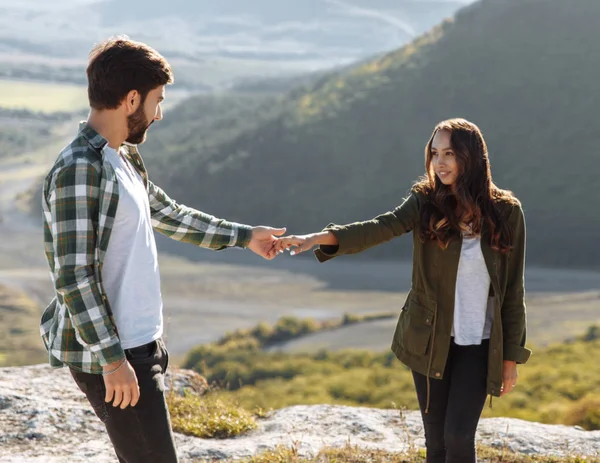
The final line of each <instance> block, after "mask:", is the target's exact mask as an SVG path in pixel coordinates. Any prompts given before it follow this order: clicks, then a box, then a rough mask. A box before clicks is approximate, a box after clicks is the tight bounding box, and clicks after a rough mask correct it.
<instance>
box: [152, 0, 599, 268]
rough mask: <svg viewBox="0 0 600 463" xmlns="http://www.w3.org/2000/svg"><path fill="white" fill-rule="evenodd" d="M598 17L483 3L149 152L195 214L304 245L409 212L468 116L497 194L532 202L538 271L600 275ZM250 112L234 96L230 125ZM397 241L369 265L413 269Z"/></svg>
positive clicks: (189, 110) (529, 2) (181, 121)
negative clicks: (292, 236) (449, 121)
mask: <svg viewBox="0 0 600 463" xmlns="http://www.w3.org/2000/svg"><path fill="white" fill-rule="evenodd" d="M598 17H600V2H597V1H596V0H580V1H579V2H578V3H577V8H572V7H571V6H570V5H569V2H565V1H563V0H547V1H539V0H518V1H517V0H508V1H500V0H495V1H494V0H490V1H486V2H478V3H475V4H473V5H471V6H469V7H467V8H465V9H464V10H462V11H461V12H459V14H458V15H457V17H456V19H455V20H453V21H447V22H445V23H444V24H442V25H440V26H439V27H437V28H435V29H434V30H433V31H431V32H430V33H428V34H426V35H425V36H423V37H420V38H419V39H417V40H416V41H414V42H413V43H411V44H410V45H408V46H406V47H404V48H402V49H400V50H397V51H395V52H392V53H390V54H388V55H386V56H383V57H380V58H377V59H373V60H371V61H369V62H367V63H364V64H361V65H359V66H357V67H354V68H351V69H348V70H344V71H338V72H335V73H331V74H329V75H328V76H326V77H323V78H321V79H318V80H317V81H316V82H313V83H309V84H307V85H306V86H304V87H298V88H296V89H295V90H293V91H291V92H289V93H288V94H287V95H286V96H285V98H280V99H277V100H270V101H269V103H268V104H266V105H264V106H262V105H260V104H257V105H254V106H252V107H249V108H248V110H246V111H242V112H239V113H237V114H233V113H231V114H230V116H231V118H232V119H230V123H228V124H224V125H223V126H222V127H221V130H218V131H213V130H212V127H211V126H210V125H208V124H206V120H205V115H206V114H207V113H209V112H210V111H209V110H207V108H206V106H203V104H204V103H203V101H204V100H202V99H198V100H194V101H189V102H187V103H186V104H185V105H184V106H183V107H182V108H181V111H179V112H178V111H173V112H172V113H170V114H169V115H168V117H166V118H165V121H163V122H161V124H157V127H156V129H154V128H153V133H152V134H151V137H150V139H149V142H148V146H144V147H143V154H144V156H145V159H146V160H147V164H148V167H149V170H150V174H151V175H152V177H153V179H154V181H155V182H156V183H158V184H159V185H161V186H162V187H164V188H165V189H166V190H167V191H168V192H169V194H170V195H171V196H172V197H174V198H176V199H178V200H179V201H181V202H182V203H186V204H189V205H192V206H197V207H200V208H201V209H203V210H206V211H208V212H211V213H213V214H216V215H219V216H222V217H227V218H228V219H231V220H236V221H241V222H246V223H273V224H283V225H285V226H287V227H288V230H290V232H293V233H303V232H311V231H317V230H320V229H321V228H322V227H323V226H324V225H326V224H327V223H329V222H330V221H334V222H342V223H344V222H350V221H354V220H361V219H367V218H370V217H372V216H374V215H376V214H377V213H380V212H382V211H385V210H389V209H391V208H393V207H394V206H396V205H397V204H399V203H400V202H401V199H402V197H403V196H405V195H406V193H407V191H408V190H409V188H410V186H411V184H412V183H413V181H414V180H415V179H416V178H417V177H418V176H419V175H421V174H422V173H423V147H424V146H425V143H426V141H427V139H428V137H429V136H430V134H431V130H432V128H433V126H434V125H435V123H437V122H438V121H440V120H442V119H445V118H448V117H456V116H462V117H467V118H469V119H471V120H473V121H474V122H476V123H478V124H479V125H480V126H481V128H482V130H483V132H484V135H485V136H486V139H487V141H488V145H489V149H490V156H491V159H492V166H493V172H494V177H495V180H496V182H497V183H498V184H499V185H500V186H501V187H504V188H508V189H511V190H513V191H514V192H515V193H516V194H517V195H518V196H519V198H520V199H521V200H522V202H523V204H524V208H525V212H526V216H527V221H528V231H529V236H530V240H529V243H528V257H529V261H530V263H537V264H544V265H560V266H563V267H564V266H571V267H584V266H587V267H594V268H597V267H598V255H597V253H594V252H590V249H596V248H597V246H596V244H595V243H596V234H597V233H596V230H598V229H599V228H600V215H598V214H597V213H596V212H595V211H596V209H597V207H596V206H597V204H599V203H600V190H599V189H598V188H596V187H595V186H596V184H597V179H596V170H597V169H595V168H594V165H595V164H594V156H595V154H594V153H595V152H596V150H595V148H594V147H595V144H596V140H595V136H594V134H595V133H596V132H597V115H596V109H595V108H596V106H595V105H594V104H593V101H592V100H593V98H591V97H590V95H595V94H596V93H597V82H596V81H597V79H596V76H597V75H598V72H599V71H600V55H599V54H598V53H597V50H596V44H597V43H598V42H600V28H598V27H597V24H596V23H597V18H598ZM238 99H239V97H238V96H237V95H231V96H230V97H223V98H222V99H221V102H222V107H223V108H222V111H223V112H224V113H225V112H227V108H228V107H229V106H232V105H234V104H236V103H237V101H238ZM190 115H192V117H190ZM212 117H215V118H216V120H226V119H225V118H220V117H219V116H218V115H215V114H212ZM169 119H170V121H169V124H167V123H166V122H167V120H169ZM173 126H177V133H178V134H180V135H181V136H180V137H178V138H177V139H173V138H170V137H171V133H172V128H173ZM161 139H164V140H169V142H168V149H167V150H165V149H163V148H164V147H165V146H164V145H163V144H162V142H161V141H160V140H161ZM165 166H168V169H166V168H164V167H165ZM231 185H234V186H235V187H234V188H231V187H230V186H231ZM215 192H218V193H215ZM273 195H276V198H277V200H276V201H275V200H270V198H273ZM240 198H244V200H243V201H240ZM265 204H268V205H269V206H268V207H265ZM565 236H567V237H569V239H566V240H565V239H564V237H565ZM399 243H401V244H398V245H394V246H397V248H394V249H393V250H392V248H391V247H388V246H382V247H378V248H375V249H374V250H372V251H369V252H368V253H367V254H368V257H378V256H379V257H408V256H409V255H410V254H409V253H410V247H411V242H410V239H403V240H399ZM549 249H551V250H552V251H551V252H548V250H549ZM182 252H183V251H182Z"/></svg>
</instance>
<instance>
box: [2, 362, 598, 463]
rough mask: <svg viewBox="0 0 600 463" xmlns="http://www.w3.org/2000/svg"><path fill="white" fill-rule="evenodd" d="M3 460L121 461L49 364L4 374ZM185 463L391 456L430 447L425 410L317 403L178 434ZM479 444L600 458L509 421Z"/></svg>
mask: <svg viewBox="0 0 600 463" xmlns="http://www.w3.org/2000/svg"><path fill="white" fill-rule="evenodd" d="M165 382H166V383H167V386H169V385H170V386H171V387H172V388H173V389H174V390H175V391H177V393H179V394H181V393H183V391H185V390H192V391H193V392H195V393H199V394H202V393H204V392H205V391H206V387H207V385H206V381H205V380H203V378H202V377H201V376H199V375H197V374H196V373H194V372H189V371H186V370H178V371H175V372H173V374H172V375H169V376H168V377H167V379H166V381H165ZM0 430H1V433H0V444H1V445H0V462H11V463H20V462H22V463H25V462H27V463H67V462H69V463H79V462H82V463H83V462H89V461H93V462H94V463H105V462H115V461H116V458H115V456H114V452H113V450H112V447H111V445H110V442H109V440H108V438H107V436H106V433H105V431H104V427H103V425H102V423H100V421H99V420H98V419H97V418H96V416H95V415H94V414H93V412H92V411H91V408H90V406H89V405H88V403H87V401H86V399H85V396H84V395H83V394H82V393H81V392H80V391H79V389H78V388H77V386H76V385H75V383H74V382H73V380H72V378H71V376H70V375H69V373H68V371H67V370H66V369H61V370H54V371H53V370H52V369H51V368H50V367H48V366H46V365H36V366H28V367H20V368H1V369H0ZM175 439H176V443H177V448H178V451H179V454H180V457H181V461H182V463H185V462H191V461H194V460H200V459H207V460H210V461H218V460H222V461H228V460H231V459H237V458H242V457H247V456H251V455H255V454H257V453H260V452H263V451H265V450H267V449H271V448H274V447H276V446H278V445H285V446H292V447H295V448H297V449H298V451H299V453H300V454H314V453H316V452H318V451H319V450H320V449H321V448H323V447H324V446H333V447H335V446H345V445H347V444H348V443H350V444H352V445H355V446H359V447H363V448H376V449H382V450H387V451H402V450H406V449H408V448H409V447H411V446H415V447H422V446H423V445H424V439H423V429H422V424H421V417H420V414H419V413H418V412H399V411H397V410H378V409H372V408H359V407H344V406H332V405H314V406H304V405H299V406H295V407H288V408H284V409H281V410H276V411H274V412H272V413H271V414H270V415H269V416H268V417H267V418H265V419H262V420H259V426H258V429H256V430H255V431H253V432H251V433H250V434H248V435H245V436H241V437H238V438H234V439H225V440H209V439H198V438H195V437H190V436H184V435H181V434H176V435H175ZM478 442H479V443H482V444H485V445H490V446H494V447H497V448H508V449H511V450H513V451H515V452H521V453H525V454H528V455H558V456H560V455H565V454H567V453H573V452H576V453H577V454H579V455H582V456H586V455H594V456H595V455H597V454H598V451H599V449H600V431H593V432H590V431H584V430H582V429H578V428H576V427H568V426H557V425H545V424H539V423H531V422H526V421H522V420H516V419H508V418H489V419H484V420H482V421H481V423H480V426H479V429H478Z"/></svg>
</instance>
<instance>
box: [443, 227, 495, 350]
mask: <svg viewBox="0 0 600 463" xmlns="http://www.w3.org/2000/svg"><path fill="white" fill-rule="evenodd" d="M490 284H491V279H490V274H489V272H488V269H487V266H486V264H485V259H484V257H483V252H482V251H481V239H480V238H478V237H477V238H467V237H464V238H463V242H462V249H461V253H460V260H459V263H458V275H457V277H456V292H455V298H454V325H453V327H452V336H454V342H455V343H456V344H459V345H462V346H469V345H479V344H481V341H482V339H489V338H490V335H491V332H492V323H493V321H494V299H493V298H491V297H489V293H490Z"/></svg>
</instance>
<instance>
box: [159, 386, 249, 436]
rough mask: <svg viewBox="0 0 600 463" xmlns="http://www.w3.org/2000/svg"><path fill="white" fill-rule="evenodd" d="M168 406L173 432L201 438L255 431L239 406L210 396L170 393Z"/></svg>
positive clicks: (244, 411)
mask: <svg viewBox="0 0 600 463" xmlns="http://www.w3.org/2000/svg"><path fill="white" fill-rule="evenodd" d="M167 403H168V405H169V410H170V413H171V422H172V427H173V431H175V432H180V433H182V434H187V435H191V436H196V437H201V438H218V439H222V438H227V437H235V436H238V435H240V434H244V433H245V432H248V431H251V430H252V429H254V428H256V420H255V418H254V416H253V414H251V413H250V412H248V411H246V410H245V409H243V408H241V407H240V406H239V405H238V404H236V403H234V402H232V401H230V400H223V399H221V398H218V397H216V396H214V395H212V394H208V395H205V396H202V397H198V396H196V395H193V394H191V393H187V394H186V395H185V396H179V395H176V394H174V393H170V394H169V395H168V397H167Z"/></svg>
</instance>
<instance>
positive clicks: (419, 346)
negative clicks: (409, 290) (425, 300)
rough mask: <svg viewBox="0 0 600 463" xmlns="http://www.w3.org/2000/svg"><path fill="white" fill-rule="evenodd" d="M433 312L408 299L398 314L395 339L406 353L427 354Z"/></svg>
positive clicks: (431, 330)
mask: <svg viewBox="0 0 600 463" xmlns="http://www.w3.org/2000/svg"><path fill="white" fill-rule="evenodd" d="M434 316H435V311H434V310H432V309H430V308H428V307H425V306H424V305H421V304H420V303H418V302H416V301H415V300H414V299H409V300H408V301H407V302H406V304H405V306H404V307H403V308H402V312H401V313H400V319H399V320H398V326H397V328H396V339H397V340H398V341H399V343H400V345H402V347H403V349H404V350H405V351H406V352H410V353H412V354H416V355H425V354H427V351H428V348H429V341H430V339H431V335H432V333H433V318H434Z"/></svg>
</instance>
